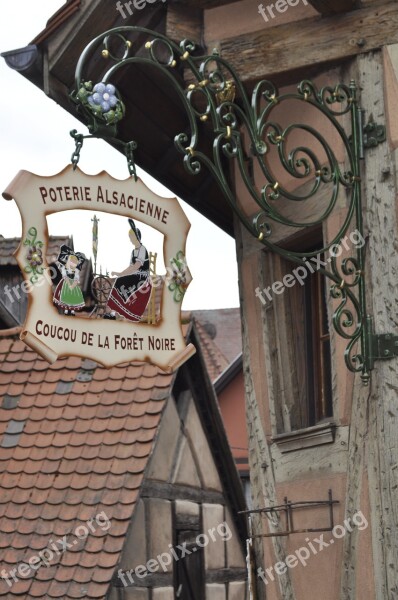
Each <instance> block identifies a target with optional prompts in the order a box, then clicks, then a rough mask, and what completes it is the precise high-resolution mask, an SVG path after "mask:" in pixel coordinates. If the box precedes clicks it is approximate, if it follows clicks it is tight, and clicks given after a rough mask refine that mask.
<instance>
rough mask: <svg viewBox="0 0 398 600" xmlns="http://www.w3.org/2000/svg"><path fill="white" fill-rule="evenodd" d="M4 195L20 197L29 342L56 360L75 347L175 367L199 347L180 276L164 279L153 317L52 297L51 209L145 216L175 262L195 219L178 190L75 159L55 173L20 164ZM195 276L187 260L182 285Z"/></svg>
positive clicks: (93, 355)
mask: <svg viewBox="0 0 398 600" xmlns="http://www.w3.org/2000/svg"><path fill="white" fill-rule="evenodd" d="M3 197H4V198H5V199H6V200H13V199H14V200H15V202H16V204H17V206H18V209H19V211H20V213H21V217H22V227H23V232H22V238H21V244H20V246H19V248H18V250H17V251H16V258H17V261H18V264H19V267H20V269H21V271H22V273H23V274H24V278H25V286H26V288H27V290H29V306H28V312H27V316H26V321H25V324H24V326H23V328H22V332H21V335H20V337H21V339H22V340H23V341H24V342H25V343H26V344H27V345H28V346H30V347H31V348H33V349H34V350H35V351H36V352H38V354H40V355H41V356H42V357H43V358H44V359H46V360H47V361H48V362H50V363H53V362H55V361H56V360H57V358H58V357H61V356H70V355H73V356H80V357H82V358H88V359H92V360H95V361H96V362H98V363H101V364H102V365H104V366H105V367H112V366H114V365H117V364H120V363H125V362H131V361H140V362H141V361H144V362H149V363H151V364H154V365H157V366H158V367H160V368H161V369H163V370H165V371H170V372H171V371H173V370H175V369H176V368H178V367H179V366H180V365H181V364H182V363H183V362H185V361H186V360H188V358H190V357H191V356H192V355H193V354H194V353H195V348H194V346H193V345H192V344H189V345H188V346H187V345H186V342H185V339H184V335H183V331H182V327H181V302H182V297H183V292H184V291H185V289H184V290H183V292H182V293H181V294H177V295H176V293H175V292H176V287H178V284H179V281H177V282H172V284H171V285H167V283H166V284H165V285H163V290H162V299H161V312H160V318H159V319H158V320H157V321H155V322H154V323H153V324H150V323H148V322H143V321H137V322H131V321H129V320H126V319H123V318H121V319H117V320H107V319H104V318H92V317H91V318H88V315H87V314H86V315H84V316H83V315H82V316H79V315H78V314H76V316H75V317H74V318H71V317H70V316H67V315H65V314H64V313H63V312H62V310H60V309H59V307H58V308H57V306H56V305H54V302H53V297H54V287H53V285H52V282H51V278H50V277H48V276H46V274H47V272H48V269H49V265H48V263H47V261H46V255H47V247H48V241H49V235H48V228H47V219H46V217H47V216H48V215H51V214H54V213H58V214H59V213H62V212H64V211H68V210H74V209H79V210H91V211H93V210H95V211H102V212H106V213H110V214H113V215H120V216H123V217H126V218H128V219H133V220H134V222H135V220H137V221H138V222H142V223H145V224H146V225H149V226H150V227H153V228H154V229H156V230H157V231H159V232H160V233H162V234H163V236H164V248H163V252H164V263H165V265H170V264H173V261H175V260H176V259H177V260H178V257H180V259H181V257H183V259H184V264H185V244H186V238H187V235H188V232H189V229H190V223H189V221H188V219H187V217H186V216H185V214H184V212H183V210H182V208H181V206H180V204H179V202H178V200H177V199H176V198H162V197H161V196H158V195H157V194H155V193H154V192H152V191H151V190H150V189H149V188H148V187H147V186H146V185H145V184H144V183H143V182H142V181H141V180H138V181H137V182H135V181H134V180H133V179H126V180H124V181H121V180H118V179H114V178H113V177H111V176H110V175H109V174H108V173H106V172H102V173H100V174H99V175H95V176H91V175H87V174H86V173H83V172H82V171H81V170H80V169H76V171H73V168H72V165H69V166H68V167H66V168H65V169H64V170H63V171H62V172H61V173H59V174H58V175H54V176H51V177H40V176H38V175H34V174H33V173H29V172H28V171H20V172H19V173H18V175H17V176H16V177H15V178H14V180H13V181H12V182H11V183H10V185H9V186H8V187H7V189H6V190H5V191H4V192H3ZM126 223H128V221H127V219H126ZM33 238H34V239H33ZM32 244H33V245H34V247H35V248H36V247H39V248H41V254H42V256H41V260H42V264H41V267H40V269H37V268H35V263H34V261H33V262H32ZM191 279H192V278H191V275H190V273H189V270H188V267H185V277H184V288H186V287H187V286H188V284H189V283H190V281H191ZM154 292H155V290H154V289H152V293H154Z"/></svg>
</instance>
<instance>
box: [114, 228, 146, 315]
mask: <svg viewBox="0 0 398 600" xmlns="http://www.w3.org/2000/svg"><path fill="white" fill-rule="evenodd" d="M128 221H129V225H130V231H129V238H130V241H131V243H132V244H133V246H134V250H133V252H132V253H131V260H130V264H129V266H128V267H127V268H126V269H125V270H124V271H122V272H121V273H116V272H113V273H112V275H113V276H116V277H117V279H116V280H115V283H114V284H113V287H112V290H111V293H110V296H109V299H108V303H107V309H108V312H107V314H105V315H104V318H105V319H116V314H118V315H119V316H121V317H124V318H125V319H127V320H129V321H139V320H140V319H141V317H142V315H143V314H144V311H145V309H146V307H147V304H148V302H149V298H150V296H151V290H152V285H151V281H150V272H149V255H148V251H147V249H146V248H145V246H143V245H142V243H141V232H140V230H139V229H137V227H136V225H135V223H134V221H133V219H129V220H128Z"/></svg>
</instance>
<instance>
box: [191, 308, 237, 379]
mask: <svg viewBox="0 0 398 600" xmlns="http://www.w3.org/2000/svg"><path fill="white" fill-rule="evenodd" d="M195 325H196V331H197V332H198V335H199V339H200V346H201V349H202V354H203V358H204V361H205V363H206V368H207V372H208V373H209V375H210V379H211V381H214V380H215V379H217V377H219V375H221V373H222V372H223V371H224V370H225V369H226V368H227V367H228V365H229V361H228V360H227V359H226V358H225V356H224V355H223V353H222V352H221V351H220V349H219V348H218V346H217V344H216V343H215V342H214V340H213V339H212V337H211V336H210V335H209V333H208V331H207V330H206V328H205V327H204V325H203V323H202V322H201V321H198V320H197V319H195Z"/></svg>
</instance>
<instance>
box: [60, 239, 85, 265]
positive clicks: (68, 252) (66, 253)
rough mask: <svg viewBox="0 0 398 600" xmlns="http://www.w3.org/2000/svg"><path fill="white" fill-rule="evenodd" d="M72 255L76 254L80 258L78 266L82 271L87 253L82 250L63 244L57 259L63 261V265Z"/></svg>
mask: <svg viewBox="0 0 398 600" xmlns="http://www.w3.org/2000/svg"><path fill="white" fill-rule="evenodd" d="M70 256H76V258H77V259H78V261H79V262H78V264H77V265H76V268H77V269H79V271H81V269H82V266H83V263H84V261H85V260H86V257H85V255H84V254H83V253H82V252H75V251H74V250H73V249H72V248H69V246H67V245H66V244H63V245H62V246H61V247H60V249H59V254H58V258H57V261H58V262H59V263H61V265H66V263H67V260H68V258H69V257H70Z"/></svg>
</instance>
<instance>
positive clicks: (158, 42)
mask: <svg viewBox="0 0 398 600" xmlns="http://www.w3.org/2000/svg"><path fill="white" fill-rule="evenodd" d="M143 36H144V37H145V38H146V40H147V41H146V43H145V53H144V54H143V53H142V52H140V53H136V52H135V45H138V44H139V43H140V42H139V41H138V40H142V38H143ZM115 46H119V51H116V50H114V49H113V48H114V47H115ZM137 49H138V46H137ZM96 52H99V53H101V54H102V57H103V59H104V60H106V61H109V62H110V63H111V65H110V67H109V68H108V69H107V70H106V69H104V74H103V76H102V83H103V84H105V85H112V80H113V78H114V76H115V74H116V72H117V71H118V70H119V69H121V68H124V67H126V66H128V65H133V64H140V65H151V66H152V67H155V68H157V69H159V70H160V71H161V72H162V74H163V75H164V76H165V78H166V80H167V81H168V82H169V84H170V85H171V86H172V87H173V89H174V90H175V91H176V92H177V96H178V98H179V100H180V102H181V106H182V108H183V110H184V111H185V113H186V116H187V120H188V124H189V127H188V131H189V133H187V132H186V131H184V132H180V133H178V132H177V134H176V135H175V138H174V143H175V147H176V149H177V151H178V152H179V153H180V154H181V155H182V157H183V162H184V166H185V169H186V170H187V171H188V173H190V174H192V175H197V174H198V173H200V172H201V171H202V169H203V168H206V169H208V171H209V172H210V173H211V174H212V176H213V177H214V179H215V180H216V182H217V183H218V185H219V187H220V189H221V190H222V192H223V194H224V196H225V198H226V200H227V201H228V202H229V204H230V206H231V207H232V209H233V210H234V211H235V213H236V214H237V216H238V218H239V219H240V221H241V222H242V223H243V225H244V226H245V227H246V229H247V230H248V231H249V232H250V233H251V234H252V235H253V236H255V237H256V238H257V239H258V240H259V242H260V243H262V244H263V245H264V246H265V247H267V248H268V249H269V250H271V251H273V252H276V253H278V254H279V255H281V256H283V257H284V258H286V259H288V260H291V261H293V262H295V263H297V264H299V265H302V266H304V267H307V265H308V261H309V260H310V259H311V258H315V257H317V256H318V257H319V256H321V255H323V256H325V255H326V253H329V255H328V260H327V262H326V264H324V265H323V266H322V267H321V268H319V270H320V271H321V272H322V273H324V275H326V276H327V277H328V278H329V279H330V294H331V296H332V298H333V299H334V301H335V303H334V314H333V317H332V322H333V325H334V328H335V330H336V331H337V333H338V334H339V335H340V336H342V337H343V338H344V339H346V340H347V347H346V350H345V362H346V365H347V367H348V369H349V370H350V371H353V372H360V373H361V376H362V379H363V380H364V382H365V383H367V382H368V380H369V376H370V369H371V368H372V365H371V359H370V357H369V347H368V346H369V332H368V331H367V320H366V303H365V287H364V247H363V245H362V246H359V245H357V247H356V248H355V251H353V252H349V253H348V254H347V253H345V255H344V258H341V259H339V257H338V256H337V253H336V252H333V249H335V248H337V247H338V246H339V245H340V244H341V241H342V240H343V239H344V236H346V235H347V233H348V232H349V231H352V228H353V227H355V228H356V230H357V231H358V232H359V234H360V235H361V236H362V234H363V226H362V209H361V184H360V166H359V165H360V162H359V160H360V139H361V135H362V130H361V127H360V115H359V113H360V108H359V106H358V100H357V90H356V86H355V82H353V81H351V83H350V85H348V86H347V85H345V84H338V85H337V86H335V87H330V86H325V87H323V88H321V89H318V88H317V87H316V86H315V84H314V83H312V82H311V81H308V80H305V81H302V82H301V83H300V84H299V85H298V87H297V90H295V91H288V92H286V93H283V94H280V93H279V91H278V89H277V88H276V87H275V86H274V85H273V84H272V83H270V82H269V81H260V82H259V83H258V84H257V85H256V86H255V88H254V90H253V92H252V94H251V96H250V95H249V94H248V93H247V91H246V89H245V87H244V85H243V83H242V82H241V80H240V78H239V77H238V75H237V73H236V72H235V70H234V69H233V67H232V66H231V65H230V64H229V63H227V61H225V60H224V59H223V58H222V57H221V56H219V54H218V53H217V52H216V51H214V52H213V54H211V55H206V56H203V55H200V54H199V52H200V50H198V49H197V48H196V46H195V44H194V43H193V42H190V41H187V40H184V41H182V42H181V43H180V44H179V45H178V44H176V43H174V42H173V41H172V40H170V39H169V38H167V37H166V36H164V35H161V34H159V33H157V32H153V31H150V30H147V29H144V28H141V27H133V26H126V27H118V28H115V29H113V30H109V31H107V32H104V33H103V34H101V35H100V36H98V37H96V38H95V39H93V40H92V41H91V42H90V43H89V44H88V46H87V47H86V48H85V50H84V51H83V53H82V55H81V57H80V59H79V62H78V65H77V68H76V81H75V92H74V93H73V94H72V96H73V99H74V101H75V102H76V103H79V90H82V89H88V90H90V91H91V89H92V86H91V82H90V81H89V79H88V77H87V74H86V73H85V69H86V68H87V65H88V63H89V60H90V58H91V57H92V56H93V55H94V54H95V53H96ZM176 70H179V71H180V72H183V71H184V72H185V74H187V73H189V75H188V77H186V79H187V80H188V81H190V82H191V83H189V85H188V84H184V83H181V81H183V80H184V77H179V78H177V77H176V76H175V72H176ZM80 96H81V94H80ZM289 102H290V103H291V102H293V103H296V104H297V103H300V104H301V106H302V107H303V111H302V112H303V113H304V112H305V111H306V110H308V107H310V109H311V110H312V111H316V113H317V114H318V115H319V119H321V120H322V121H323V122H324V125H323V129H324V130H325V131H327V132H328V136H327V135H325V134H324V133H321V132H320V131H319V130H317V129H316V128H315V127H314V126H313V125H312V124H311V122H305V119H303V122H301V123H293V124H292V123H285V124H284V125H281V124H280V122H279V117H280V115H281V114H282V113H281V110H282V109H283V106H284V105H285V104H287V103H289ZM89 109H90V107H89V106H88V105H87V100H85V105H84V106H83V110H85V111H86V113H87V110H89ZM97 112H98V110H97ZM274 115H275V118H274ZM89 118H90V120H91V125H90V127H91V130H92V131H93V132H94V134H97V135H101V133H103V132H104V130H105V131H106V128H109V131H111V133H112V136H111V137H113V138H116V137H117V135H116V127H117V126H116V124H115V122H114V120H113V119H110V122H109V123H107V124H106V125H104V124H103V123H100V124H98V123H97V122H96V116H95V114H93V112H92V111H91V114H90V115H89ZM317 118H318V117H317ZM102 121H103V119H102ZM342 121H343V122H344V124H345V126H346V125H347V123H348V122H350V124H351V127H350V128H351V136H350V137H349V136H348V135H347V133H346V131H345V127H344V126H343V123H342ZM203 128H206V129H207V135H208V134H209V131H210V132H211V135H212V136H213V150H212V154H206V153H204V152H202V151H201V150H200V143H199V142H200V135H201V133H202V132H203ZM330 137H331V138H332V140H333V141H332V142H331V141H330V140H329V139H327V138H330ZM302 140H304V142H302ZM336 147H339V148H340V150H341V151H342V152H340V154H341V155H339V156H337V154H336V150H334V149H333V148H336ZM225 157H226V158H227V159H229V160H230V161H233V162H234V164H235V166H236V167H237V171H238V172H239V173H240V176H241V178H242V180H243V182H244V185H245V187H246V189H247V190H248V192H249V193H250V196H251V198H252V199H253V201H254V203H255V205H256V206H257V209H256V211H255V213H254V214H251V215H248V214H246V211H245V210H244V209H243V207H242V206H240V204H239V201H238V199H237V197H236V193H235V191H234V189H233V185H232V184H231V183H230V180H229V178H228V176H227V173H226V172H225V169H224V166H223V162H224V159H225ZM342 165H344V166H342ZM253 170H256V173H257V177H256V178H255V177H254V176H253ZM259 177H261V178H262V179H263V181H264V183H263V184H262V186H261V187H260V186H258V185H257V184H256V182H255V179H257V180H258V179H259ZM286 180H288V181H289V182H290V183H289V185H287V184H284V183H283V182H285V181H286ZM292 182H293V183H294V185H292ZM321 192H322V198H323V200H322V203H317V200H316V199H317V196H318V195H319V194H320V193H321ZM342 199H343V200H342ZM342 202H344V206H345V210H344V211H343V212H344V217H343V219H342V223H341V225H340V226H339V227H338V231H334V232H333V233H332V234H330V231H329V238H330V239H328V238H326V239H327V242H326V243H323V246H322V248H317V249H316V250H313V251H308V252H301V251H299V250H297V251H295V250H292V249H289V250H287V249H286V248H283V247H282V245H281V243H280V242H281V240H275V239H274V238H273V236H275V231H277V230H278V228H286V227H288V228H290V230H291V229H292V228H293V229H295V230H296V231H299V230H302V229H308V228H313V227H316V226H319V227H322V226H324V227H325V223H326V220H327V219H328V217H329V216H331V215H332V213H333V211H334V210H335V209H336V207H337V206H341V203H342ZM292 203H293V204H292ZM309 203H312V206H315V207H316V209H317V210H318V213H317V214H314V215H312V213H311V211H310V213H311V214H310V213H308V210H306V209H305V206H306V205H307V206H308V204H309ZM288 205H290V206H293V207H294V209H295V210H290V212H289V211H288V210H286V207H287V206H288ZM299 208H300V210H299ZM303 215H304V216H303ZM336 304H337V306H336Z"/></svg>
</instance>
